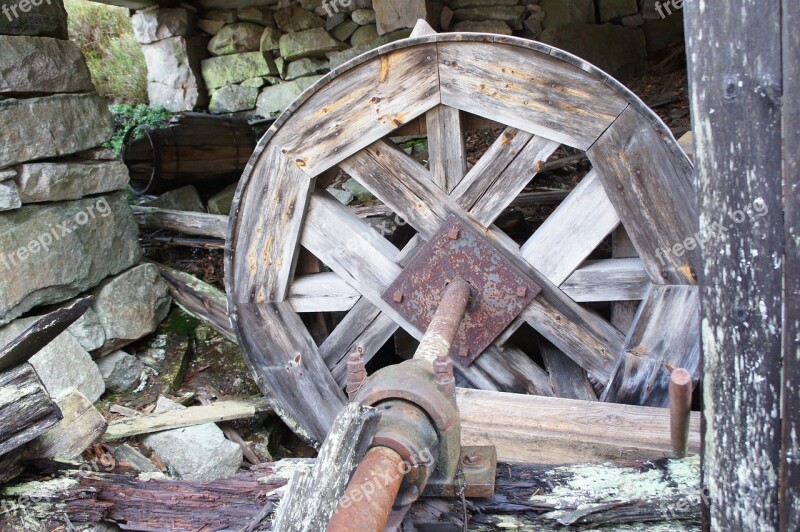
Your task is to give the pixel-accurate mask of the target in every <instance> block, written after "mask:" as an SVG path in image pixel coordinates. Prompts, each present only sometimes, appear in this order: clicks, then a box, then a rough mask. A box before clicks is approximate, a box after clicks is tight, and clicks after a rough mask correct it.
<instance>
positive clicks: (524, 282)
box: [383, 216, 541, 366]
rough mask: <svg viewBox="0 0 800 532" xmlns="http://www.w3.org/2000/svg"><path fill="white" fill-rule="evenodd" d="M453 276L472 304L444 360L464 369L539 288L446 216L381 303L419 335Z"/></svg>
mask: <svg viewBox="0 0 800 532" xmlns="http://www.w3.org/2000/svg"><path fill="white" fill-rule="evenodd" d="M455 276H460V277H461V278H462V279H464V280H465V281H467V282H468V283H469V284H470V286H471V288H472V299H471V301H470V304H469V307H468V308H467V313H466V317H465V319H464V321H463V322H462V323H461V327H460V328H459V330H458V336H457V337H456V341H455V343H454V344H453V348H452V349H451V350H450V356H451V357H452V358H453V360H454V361H455V362H456V363H458V364H461V365H462V366H469V365H470V364H472V362H473V361H474V360H475V358H477V357H478V355H480V354H481V353H482V352H483V351H484V349H486V348H487V347H489V345H491V343H492V342H493V341H494V340H495V339H496V338H497V337H498V336H499V335H500V333H502V332H503V331H504V330H505V329H506V327H508V326H509V325H510V324H511V322H512V321H514V319H515V318H516V317H517V316H518V315H519V314H520V312H522V310H523V309H525V307H527V306H528V304H529V303H530V302H531V301H532V300H533V298H534V297H536V295H537V294H538V293H539V292H540V291H541V287H539V285H537V284H536V283H534V282H533V281H531V280H530V278H529V277H528V276H527V275H525V273H524V272H522V270H520V269H519V268H518V267H517V266H516V265H514V264H513V263H512V262H511V261H509V260H508V259H506V258H505V257H504V256H503V255H502V254H501V253H499V252H498V251H497V250H496V249H495V248H494V247H493V246H492V245H491V244H490V243H489V242H487V241H486V237H485V236H484V235H482V234H481V233H479V232H478V231H476V230H474V229H472V228H471V227H469V226H467V225H466V224H464V223H463V222H462V221H461V220H459V219H458V217H456V216H450V217H449V218H448V219H447V220H446V221H445V222H444V224H442V227H441V229H439V231H438V232H437V233H436V234H435V235H434V236H433V237H432V238H431V239H430V240H429V241H428V243H427V244H425V246H424V247H423V248H422V249H421V250H420V251H419V252H418V253H417V254H416V256H415V257H414V259H413V260H412V261H411V262H410V263H409V265H408V266H406V268H405V269H404V270H403V273H402V274H400V276H399V277H398V278H397V279H395V281H394V283H392V285H391V286H390V287H389V289H388V290H387V291H386V292H384V294H383V300H384V301H386V302H387V303H388V304H389V305H391V306H392V308H394V309H395V310H396V311H397V312H399V313H400V314H401V315H402V316H403V317H404V318H406V319H407V320H408V321H409V322H411V323H412V324H414V325H415V326H416V327H418V328H419V329H420V330H422V331H424V330H426V329H427V328H428V325H429V324H430V322H431V319H432V318H433V315H434V313H435V312H436V309H437V307H438V306H439V301H440V299H441V295H442V291H443V290H444V288H445V286H447V283H448V282H449V281H450V279H453V278H454V277H455Z"/></svg>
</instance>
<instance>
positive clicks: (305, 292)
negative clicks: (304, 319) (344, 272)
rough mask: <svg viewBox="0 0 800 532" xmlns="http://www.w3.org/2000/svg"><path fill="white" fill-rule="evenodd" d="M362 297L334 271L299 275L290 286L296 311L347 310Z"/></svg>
mask: <svg viewBox="0 0 800 532" xmlns="http://www.w3.org/2000/svg"><path fill="white" fill-rule="evenodd" d="M360 297H361V294H359V293H358V291H357V290H356V289H355V288H353V287H352V286H350V285H349V284H347V282H345V280H344V279H342V278H341V277H339V276H338V275H336V274H335V273H333V272H323V273H312V274H308V275H297V276H295V278H294V281H292V285H291V286H290V287H289V303H291V305H292V308H294V310H295V312H347V311H348V310H350V309H351V308H353V305H355V304H356V302H357V301H358V300H359V298H360Z"/></svg>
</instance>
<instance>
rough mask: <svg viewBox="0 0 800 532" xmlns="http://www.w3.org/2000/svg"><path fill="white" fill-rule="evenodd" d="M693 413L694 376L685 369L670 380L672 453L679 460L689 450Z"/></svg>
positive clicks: (674, 371) (677, 370)
mask: <svg viewBox="0 0 800 532" xmlns="http://www.w3.org/2000/svg"><path fill="white" fill-rule="evenodd" d="M691 413H692V375H691V374H690V373H689V372H688V371H686V370H685V369H683V368H678V369H675V370H673V371H672V375H671V376H670V378H669V423H670V436H671V437H672V452H673V453H675V456H676V457H678V458H683V457H684V456H686V454H687V452H688V450H689V420H690V418H691Z"/></svg>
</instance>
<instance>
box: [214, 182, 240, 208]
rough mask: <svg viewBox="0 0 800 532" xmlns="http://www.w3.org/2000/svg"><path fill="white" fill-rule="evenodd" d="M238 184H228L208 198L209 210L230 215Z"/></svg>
mask: <svg viewBox="0 0 800 532" xmlns="http://www.w3.org/2000/svg"><path fill="white" fill-rule="evenodd" d="M236 186H237V184H236V183H234V184H232V185H228V186H227V187H225V188H223V189H222V190H220V191H219V192H217V193H216V194H214V195H213V196H211V197H210V198H209V199H208V212H210V213H211V214H222V215H225V216H227V215H229V214H230V213H231V203H233V195H234V194H235V193H236Z"/></svg>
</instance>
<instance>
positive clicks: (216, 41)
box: [208, 22, 264, 55]
mask: <svg viewBox="0 0 800 532" xmlns="http://www.w3.org/2000/svg"><path fill="white" fill-rule="evenodd" d="M263 34H264V26H261V25H259V24H253V23H252V22H237V23H236V24H228V25H227V26H225V27H224V28H222V29H221V30H220V31H219V33H217V34H216V35H215V36H214V37H213V38H212V39H211V41H209V43H208V51H209V52H211V54H212V55H230V54H240V53H244V52H255V51H257V50H260V49H261V36H262V35H263Z"/></svg>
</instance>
